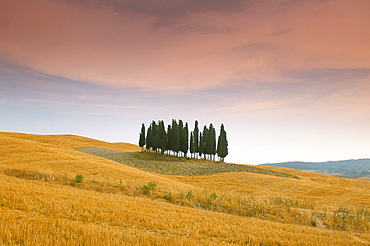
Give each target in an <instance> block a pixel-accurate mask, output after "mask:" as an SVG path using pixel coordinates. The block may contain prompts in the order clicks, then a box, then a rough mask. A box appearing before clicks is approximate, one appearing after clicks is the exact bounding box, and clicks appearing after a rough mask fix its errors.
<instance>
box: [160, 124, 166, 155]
mask: <svg viewBox="0 0 370 246" xmlns="http://www.w3.org/2000/svg"><path fill="white" fill-rule="evenodd" d="M158 141H159V146H158V147H159V148H160V149H161V154H162V155H163V154H164V152H165V151H166V150H167V146H168V138H167V133H166V129H165V127H164V122H163V120H162V121H159V123H158Z"/></svg>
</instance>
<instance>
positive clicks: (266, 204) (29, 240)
mask: <svg viewBox="0 0 370 246" xmlns="http://www.w3.org/2000/svg"><path fill="white" fill-rule="evenodd" d="M80 147H101V148H107V149H111V150H116V151H120V152H135V151H140V148H139V147H138V146H136V145H132V144H126V143H107V142H103V141H98V140H94V139H90V138H85V137H79V136H72V135H31V134H21V133H7V132H0V217H1V220H0V245H261V246H262V245H370V233H369V230H370V224H369V221H370V192H369V191H370V182H368V181H365V180H350V179H343V178H337V177H330V176H325V175H320V174H313V173H306V172H302V171H297V170H291V169H285V168H278V167H262V168H264V169H269V170H274V171H278V172H284V173H289V174H293V175H296V176H298V177H299V179H292V178H284V177H275V176H270V175H263V174H256V173H247V172H238V173H222V174H213V175H205V176H170V175H161V174H156V173H150V172H145V171H141V170H138V169H135V168H132V167H130V166H128V165H124V163H123V164H121V163H117V162H114V161H110V160H107V159H104V158H101V157H96V156H92V155H88V154H85V153H81V152H78V151H76V150H75V149H76V148H80ZM76 175H82V176H83V177H84V180H83V181H82V182H77V181H76ZM150 184H155V185H153V186H150Z"/></svg>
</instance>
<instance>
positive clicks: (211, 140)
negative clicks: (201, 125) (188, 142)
mask: <svg viewBox="0 0 370 246" xmlns="http://www.w3.org/2000/svg"><path fill="white" fill-rule="evenodd" d="M207 154H209V155H210V159H213V160H214V159H215V155H216V130H215V128H214V127H213V125H212V123H211V124H210V125H209V129H208V136H207ZM212 157H213V158H212Z"/></svg>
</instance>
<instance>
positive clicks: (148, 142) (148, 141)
mask: <svg viewBox="0 0 370 246" xmlns="http://www.w3.org/2000/svg"><path fill="white" fill-rule="evenodd" d="M152 142H153V141H152V125H150V126H149V128H148V131H147V134H146V149H147V150H149V149H150V148H151V147H152Z"/></svg>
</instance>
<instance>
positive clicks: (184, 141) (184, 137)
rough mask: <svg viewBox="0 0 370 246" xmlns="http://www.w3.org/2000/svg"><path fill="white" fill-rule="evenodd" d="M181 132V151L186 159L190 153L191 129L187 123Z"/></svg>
mask: <svg viewBox="0 0 370 246" xmlns="http://www.w3.org/2000/svg"><path fill="white" fill-rule="evenodd" d="M181 132H182V134H181V151H182V153H184V157H186V156H187V153H188V151H189V127H188V123H187V122H186V123H185V127H184V128H183V129H182V131H181Z"/></svg>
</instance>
